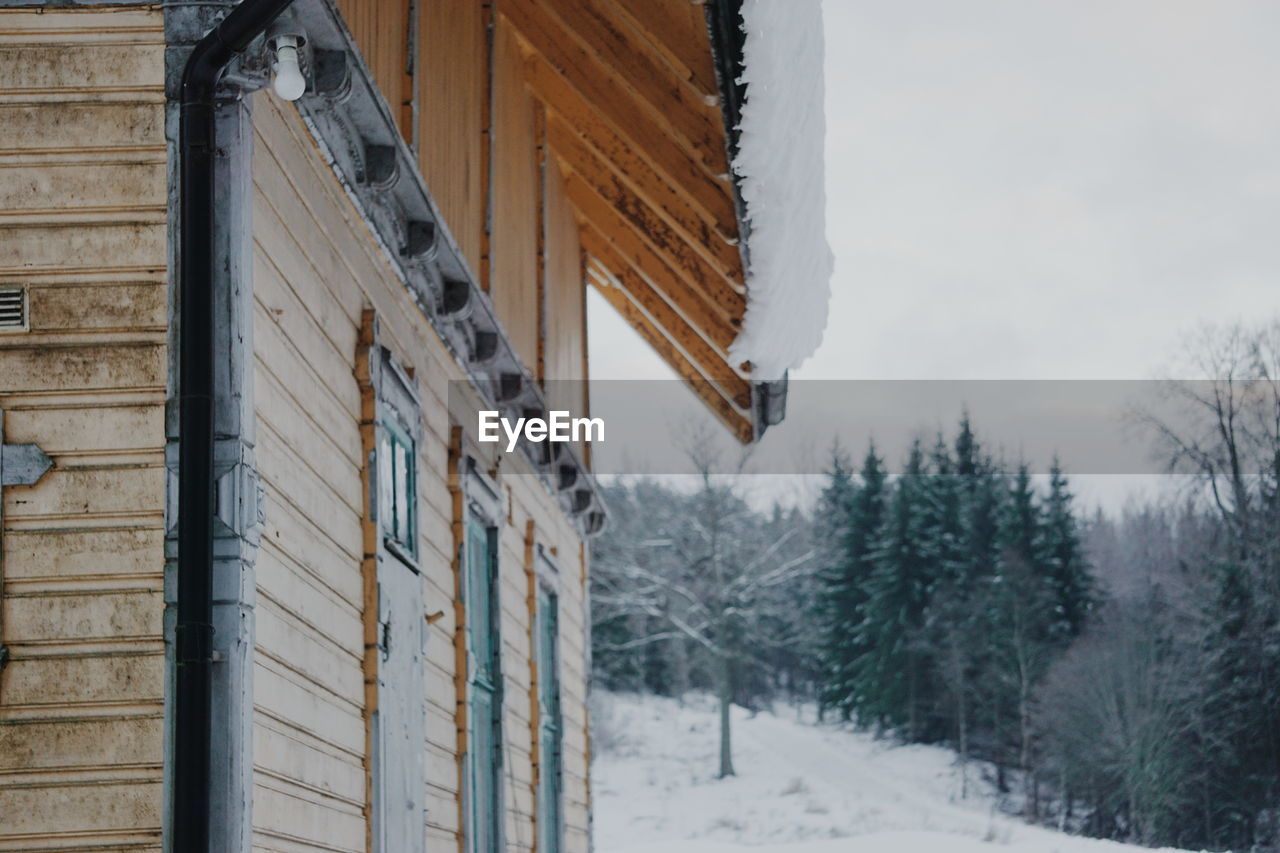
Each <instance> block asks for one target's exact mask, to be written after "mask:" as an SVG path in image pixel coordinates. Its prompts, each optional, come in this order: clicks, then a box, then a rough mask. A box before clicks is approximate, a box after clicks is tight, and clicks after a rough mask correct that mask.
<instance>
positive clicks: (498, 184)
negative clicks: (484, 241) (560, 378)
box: [489, 17, 540, 375]
mask: <svg viewBox="0 0 1280 853" xmlns="http://www.w3.org/2000/svg"><path fill="white" fill-rule="evenodd" d="M493 52H494V57H493V64H494V68H493V116H494V126H493V187H492V190H491V191H492V193H493V232H492V235H491V237H490V241H489V250H490V253H491V254H492V256H493V266H492V275H491V278H490V281H489V295H490V296H491V297H492V298H493V303H494V307H495V309H496V310H497V312H498V319H499V320H500V321H501V322H502V325H503V327H504V328H505V329H506V330H507V333H508V334H509V335H510V336H511V342H512V344H514V345H515V348H516V352H517V353H519V354H520V357H521V359H522V360H523V361H524V363H525V365H526V366H527V367H528V368H529V371H530V372H531V373H534V374H535V375H536V365H537V358H538V302H537V296H538V284H537V274H538V231H537V229H538V204H539V183H540V181H539V175H538V158H537V151H536V148H537V139H536V134H535V132H534V101H533V96H532V95H531V94H530V93H529V90H528V89H527V88H525V83H524V70H523V66H524V63H523V58H522V55H521V53H520V46H519V43H518V42H517V40H516V36H515V32H514V30H513V29H512V27H511V24H510V23H509V22H508V21H507V20H506V18H502V17H499V18H498V20H497V24H496V29H495V31H494V43H493Z"/></svg>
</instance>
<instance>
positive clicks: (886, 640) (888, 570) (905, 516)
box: [854, 441, 935, 741]
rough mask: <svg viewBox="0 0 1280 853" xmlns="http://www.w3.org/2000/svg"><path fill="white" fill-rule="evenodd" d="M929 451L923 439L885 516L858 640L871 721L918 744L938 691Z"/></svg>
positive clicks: (863, 705) (865, 710) (862, 697)
mask: <svg viewBox="0 0 1280 853" xmlns="http://www.w3.org/2000/svg"><path fill="white" fill-rule="evenodd" d="M926 477H927V472H926V469H925V457H924V451H923V449H922V448H921V446H920V443H919V442H918V441H917V442H916V443H915V444H914V445H913V446H912V448H911V452H910V454H909V455H908V457H907V463H906V466H905V468H904V469H903V472H902V474H901V476H899V477H898V478H897V479H896V480H894V482H893V486H892V489H891V491H890V494H889V497H888V500H887V505H886V508H885V516H884V520H883V523H882V524H881V527H880V533H879V536H878V537H877V538H876V540H875V544H874V546H873V548H872V550H871V551H870V552H869V554H868V557H869V559H870V561H871V564H872V569H871V572H870V575H869V576H868V579H867V601H866V604H865V615H864V618H863V619H862V622H861V623H860V624H859V628H858V632H857V637H856V642H857V643H858V645H859V646H861V647H862V648H863V649H865V652H864V653H863V654H861V655H860V656H859V658H858V665H857V668H856V669H857V671H856V675H855V685H856V686H855V690H854V701H855V702H856V703H857V706H858V710H859V714H860V717H861V718H862V719H863V721H864V722H870V721H873V720H874V721H875V722H876V723H877V724H880V725H887V726H891V727H894V728H899V729H901V730H902V732H903V734H904V736H905V737H906V738H907V739H908V740H910V741H915V740H917V739H918V738H919V737H920V736H921V734H922V729H923V723H924V718H925V714H924V711H925V709H926V708H927V707H928V702H927V701H926V696H928V695H929V694H930V692H931V691H932V690H933V689H934V687H933V681H932V679H931V678H930V675H931V663H932V662H931V659H930V656H929V655H928V648H927V643H926V642H925V632H924V627H925V616H926V611H927V608H928V605H929V595H930V593H931V591H932V587H933V581H934V569H935V566H934V564H933V562H932V560H931V554H930V553H929V549H928V545H927V541H928V527H927V525H928V513H927V512H926V511H925V508H926V483H925V480H926Z"/></svg>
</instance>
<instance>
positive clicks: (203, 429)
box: [171, 0, 292, 853]
mask: <svg viewBox="0 0 1280 853" xmlns="http://www.w3.org/2000/svg"><path fill="white" fill-rule="evenodd" d="M291 2H292V0H244V2H242V3H241V4H240V5H238V6H236V7H235V8H234V9H232V11H231V12H230V14H228V15H227V17H226V18H224V19H223V20H222V22H221V23H220V24H218V26H217V27H215V28H214V29H213V30H211V31H210V32H209V33H207V34H206V35H205V36H204V38H202V39H201V40H200V42H199V43H198V44H196V46H195V48H194V49H193V50H192V51H191V54H190V56H189V57H188V59H187V62H186V66H185V69H184V71H183V75H182V89H181V92H182V95H181V107H180V110H181V112H180V120H179V121H180V130H179V142H178V148H179V156H180V170H181V171H180V176H179V207H180V219H179V229H180V230H179V257H178V301H179V306H180V315H179V316H180V320H179V350H178V363H179V366H178V372H179V386H178V390H179V398H178V399H179V414H178V424H179V427H178V429H179V435H178V448H179V449H178V568H177V619H176V626H175V630H174V657H175V662H176V665H177V666H176V670H177V671H176V674H175V685H174V743H173V804H172V808H173V812H172V816H171V828H172V839H173V845H172V846H173V849H174V850H181V851H184V853H187V851H191V853H197V851H206V850H208V849H209V837H210V802H209V792H210V773H211V770H212V767H211V761H210V737H211V707H210V702H211V698H212V664H213V530H214V526H213V521H214V513H215V509H216V507H215V502H214V476H213V456H214V409H213V399H214V328H213V324H214V287H213V262H214V247H213V239H214V238H213V224H214V198H215V192H216V191H217V190H216V186H215V182H214V153H215V150H216V144H217V140H216V139H215V133H214V127H215V122H214V111H215V104H214V98H215V94H216V91H217V88H218V83H219V81H220V80H221V78H222V75H223V72H224V71H225V70H226V68H227V65H228V64H229V63H230V62H231V61H232V60H233V59H234V58H235V57H236V55H237V54H239V53H240V52H241V51H243V50H244V49H245V48H246V47H247V46H248V45H249V43H250V42H251V41H252V40H253V39H254V38H256V37H257V36H258V35H260V34H262V32H263V31H264V30H266V28H267V27H269V26H270V25H271V23H272V22H273V21H275V19H276V18H278V17H279V16H280V14H281V13H282V12H283V11H284V10H285V9H286V8H287V7H288V6H289V4H290V3H291Z"/></svg>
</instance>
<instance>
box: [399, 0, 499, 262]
mask: <svg viewBox="0 0 1280 853" xmlns="http://www.w3.org/2000/svg"><path fill="white" fill-rule="evenodd" d="M418 16H419V22H420V30H419V33H420V35H419V44H420V45H421V52H420V57H421V58H420V71H419V73H418V75H417V85H418V86H419V99H420V103H421V111H420V114H419V140H420V143H421V144H420V147H419V150H418V155H419V163H420V165H421V166H422V174H423V176H424V177H425V178H426V179H427V186H428V187H430V188H431V195H432V197H433V198H434V199H435V200H436V203H437V204H439V205H440V210H441V212H442V213H443V214H444V218H445V222H447V223H448V224H449V230H450V231H451V232H452V233H453V236H454V239H456V240H457V241H458V246H459V248H461V249H462V253H463V255H465V256H466V259H467V263H468V264H469V265H470V267H471V269H472V271H473V272H475V274H476V275H480V272H481V263H480V260H481V259H480V253H481V248H482V241H483V234H484V217H485V199H484V170H485V168H486V166H485V151H484V145H483V135H484V132H485V128H486V127H487V126H488V125H487V122H488V117H487V116H486V114H485V99H486V98H487V91H488V85H489V49H488V34H487V33H486V31H485V15H484V9H483V7H482V5H481V4H480V3H479V2H477V0H432V2H430V3H425V4H422V5H421V6H420V8H419V11H418Z"/></svg>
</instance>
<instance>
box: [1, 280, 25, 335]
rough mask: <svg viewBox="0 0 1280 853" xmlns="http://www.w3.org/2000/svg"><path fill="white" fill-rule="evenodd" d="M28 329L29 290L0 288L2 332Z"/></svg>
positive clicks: (23, 288)
mask: <svg viewBox="0 0 1280 853" xmlns="http://www.w3.org/2000/svg"><path fill="white" fill-rule="evenodd" d="M26 329H27V289H26V288H25V287H0V332H22V331H26Z"/></svg>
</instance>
